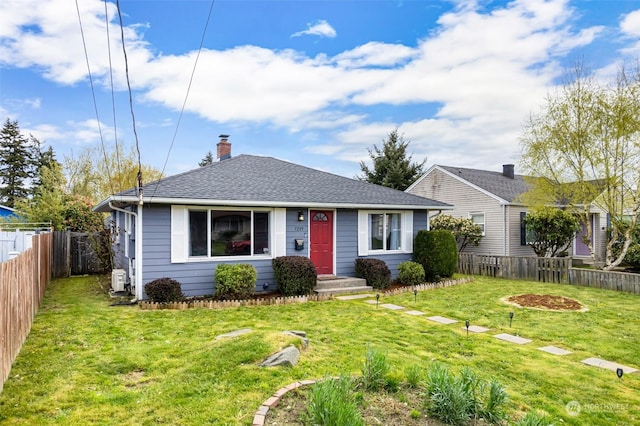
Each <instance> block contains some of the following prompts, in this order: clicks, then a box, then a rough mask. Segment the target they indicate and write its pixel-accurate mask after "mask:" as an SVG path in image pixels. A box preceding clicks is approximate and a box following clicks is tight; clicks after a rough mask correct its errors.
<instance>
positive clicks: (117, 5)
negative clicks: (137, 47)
mask: <svg viewBox="0 0 640 426" xmlns="http://www.w3.org/2000/svg"><path fill="white" fill-rule="evenodd" d="M76 2H77V0H76ZM116 9H117V10H118V18H119V20H120V39H121V40H122V52H123V53H124V72H125V75H126V76H127V90H128V91H129V109H130V110H131V120H132V122H133V135H134V137H135V140H136V151H137V152H138V195H139V196H140V195H141V194H142V160H141V158H140V143H139V142H138V131H137V130H136V115H135V114H134V112H133V95H132V94H131V82H130V81H129V61H128V59H127V49H126V47H125V43H124V29H123V25H122V13H121V12H120V0H116Z"/></svg>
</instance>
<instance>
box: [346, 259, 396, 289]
mask: <svg viewBox="0 0 640 426" xmlns="http://www.w3.org/2000/svg"><path fill="white" fill-rule="evenodd" d="M355 270H356V277H357V278H364V279H365V280H367V285H370V286H371V287H373V288H375V289H380V290H382V289H385V288H387V287H389V284H390V283H391V271H390V270H389V267H388V266H387V264H386V263H385V262H384V260H382V259H370V258H358V259H356V260H355Z"/></svg>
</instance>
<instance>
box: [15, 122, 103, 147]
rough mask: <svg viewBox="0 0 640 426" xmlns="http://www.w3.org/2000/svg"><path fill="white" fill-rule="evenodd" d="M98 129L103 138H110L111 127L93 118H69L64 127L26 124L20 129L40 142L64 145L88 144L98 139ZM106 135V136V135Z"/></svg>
mask: <svg viewBox="0 0 640 426" xmlns="http://www.w3.org/2000/svg"><path fill="white" fill-rule="evenodd" d="M100 129H102V135H103V137H104V138H105V139H108V140H112V139H113V138H112V135H113V127H110V126H108V125H106V124H104V123H100V126H98V121H97V120H95V119H89V120H84V121H73V120H69V121H67V122H66V123H65V127H64V128H61V127H60V126H55V125H51V124H39V125H35V126H31V127H30V126H28V125H27V126H26V127H25V128H23V129H22V131H23V132H24V133H25V134H32V135H33V136H34V137H36V138H37V139H38V140H39V141H40V142H49V143H51V142H54V141H55V142H57V143H63V144H65V145H89V144H92V143H95V142H99V141H100ZM107 135H108V136H107Z"/></svg>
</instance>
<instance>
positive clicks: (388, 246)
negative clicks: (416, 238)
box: [369, 213, 402, 251]
mask: <svg viewBox="0 0 640 426" xmlns="http://www.w3.org/2000/svg"><path fill="white" fill-rule="evenodd" d="M401 219H402V216H401V214H400V213H371V214H369V250H384V251H391V250H400V249H401V248H402V220H401Z"/></svg>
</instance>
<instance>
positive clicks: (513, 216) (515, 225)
mask: <svg viewBox="0 0 640 426" xmlns="http://www.w3.org/2000/svg"><path fill="white" fill-rule="evenodd" d="M526 211H527V208H526V207H524V206H507V219H508V220H507V226H508V229H507V235H508V236H509V238H508V239H507V241H508V242H509V245H508V247H507V254H506V255H507V256H535V255H536V254H535V253H534V252H533V249H532V248H531V246H528V245H522V244H521V238H520V213H523V212H526Z"/></svg>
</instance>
